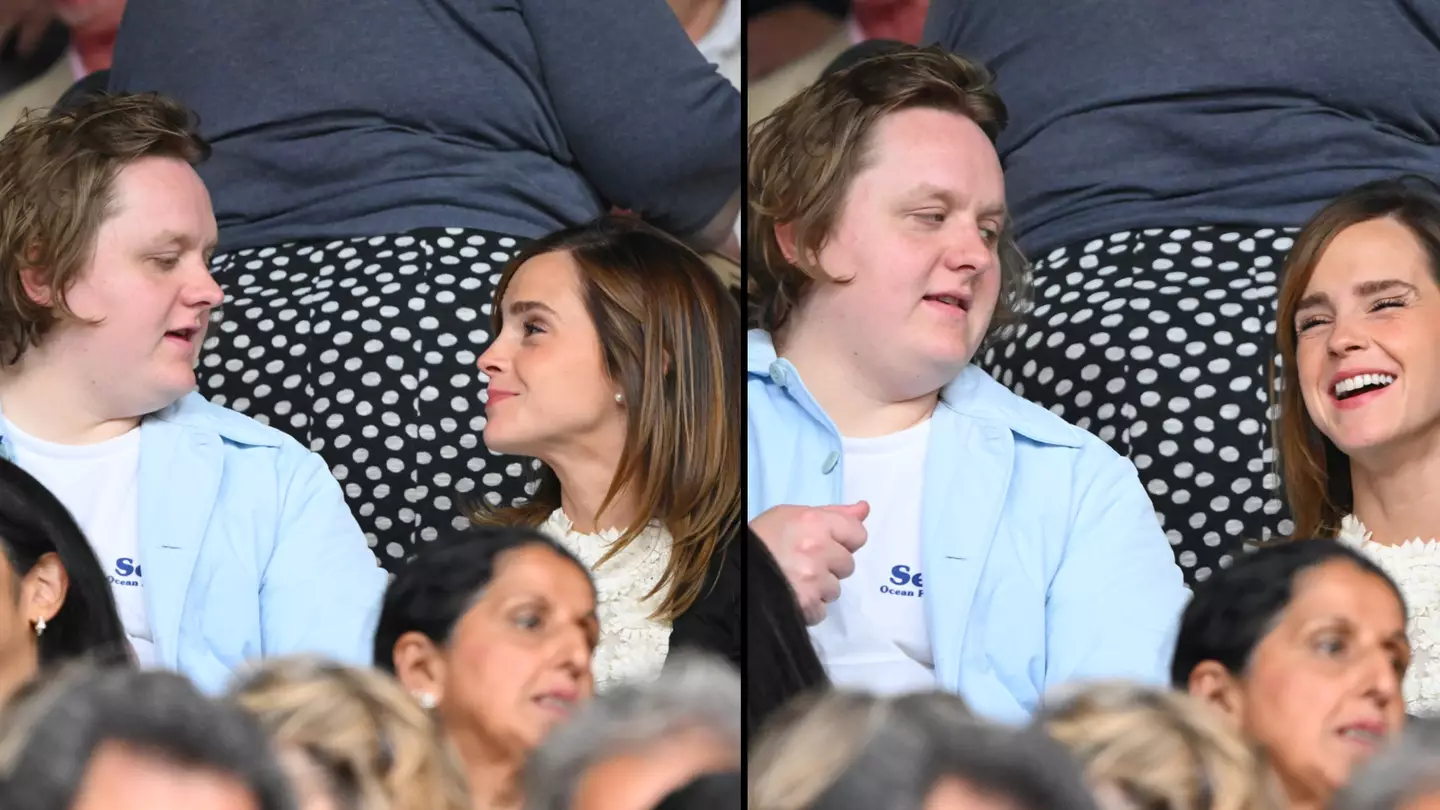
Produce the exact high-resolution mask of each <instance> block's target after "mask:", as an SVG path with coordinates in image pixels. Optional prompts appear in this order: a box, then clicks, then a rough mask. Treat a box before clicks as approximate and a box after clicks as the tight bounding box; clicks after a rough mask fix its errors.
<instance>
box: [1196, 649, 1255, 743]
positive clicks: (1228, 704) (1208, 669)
mask: <svg viewBox="0 0 1440 810" xmlns="http://www.w3.org/2000/svg"><path fill="white" fill-rule="evenodd" d="M1185 691H1186V692H1188V693H1189V694H1190V696H1191V697H1193V698H1195V699H1196V700H1198V701H1200V702H1201V703H1204V704H1206V705H1207V706H1210V707H1211V708H1213V709H1216V710H1217V711H1219V712H1220V713H1221V714H1222V715H1224V716H1225V717H1226V718H1227V719H1229V720H1230V721H1231V723H1232V724H1234V726H1235V727H1237V728H1238V727H1240V725H1241V724H1242V723H1243V721H1244V717H1245V693H1244V690H1242V689H1241V688H1240V682H1239V680H1238V679H1237V678H1236V677H1235V676H1234V675H1232V674H1230V670H1228V669H1226V668H1225V666H1224V665H1223V664H1221V663H1220V662H1219V661H1201V662H1200V663H1199V664H1198V665H1197V666H1196V667H1195V668H1194V669H1192V670H1191V671H1190V679H1189V681H1187V682H1186V688H1185Z"/></svg>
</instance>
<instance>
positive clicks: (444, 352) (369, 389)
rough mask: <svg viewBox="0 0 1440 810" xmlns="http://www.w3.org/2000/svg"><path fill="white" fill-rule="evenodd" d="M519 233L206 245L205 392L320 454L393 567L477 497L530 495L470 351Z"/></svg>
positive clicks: (486, 329)
mask: <svg viewBox="0 0 1440 810" xmlns="http://www.w3.org/2000/svg"><path fill="white" fill-rule="evenodd" d="M517 244H518V240H516V239H514V238H512V237H507V236H503V235H500V234H490V233H484V232H480V231H473V230H461V229H453V228H452V229H439V228H436V229H426V230H420V231H412V232H409V233H406V234H401V235H394V236H378V237H364V238H352V239H343V240H336V241H332V242H309V243H294V244H287V245H281V246H279V247H268V248H263V249H250V250H240V251H237V252H235V253H231V254H224V255H220V256H216V257H215V259H214V262H213V264H212V268H213V270H214V274H215V279H216V281H218V282H219V283H220V286H221V287H222V288H223V289H224V291H225V302H224V305H223V306H222V308H221V310H220V311H218V312H217V313H216V315H215V317H214V318H213V321H214V322H213V324H212V326H211V330H210V335H209V337H208V338H207V339H206V341H205V351H204V354H203V356H202V358H201V361H200V369H199V374H198V377H199V380H200V390H201V392H202V393H204V394H205V395H206V396H207V397H209V398H210V399H211V400H212V401H214V402H216V403H218V404H221V405H225V406H227V407H230V408H233V409H234V410H237V411H240V412H241V413H245V414H248V415H249V416H251V417H253V418H255V419H257V420H259V421H261V422H264V423H266V424H269V425H272V426H274V427H277V428H279V429H281V430H284V431H286V432H287V433H289V434H290V435H292V436H294V437H295V438H296V439H298V440H299V441H300V442H301V443H302V444H305V445H306V446H308V447H309V448H310V449H312V450H314V451H316V452H317V453H319V454H320V455H321V456H323V457H324V458H325V460H326V462H327V463H328V464H329V465H330V468H331V471H332V472H333V473H334V475H335V478H336V479H337V480H339V482H340V484H341V487H342V489H344V491H345V497H346V499H347V500H348V502H349V504H350V507H351V509H352V510H353V511H354V513H355V516H356V519H357V520H359V521H360V525H361V527H362V528H363V529H364V530H365V534H366V537H367V539H368V540H369V541H370V546H371V548H372V549H374V551H375V554H376V556H377V557H379V559H380V561H381V563H382V564H384V565H385V566H386V567H387V568H393V567H394V566H395V564H397V563H399V562H400V561H401V560H403V559H404V558H405V557H407V556H409V555H410V554H412V553H413V552H414V548H413V547H414V545H415V544H416V542H417V540H434V539H435V538H436V537H437V536H438V535H439V533H440V531H441V530H442V529H444V528H446V527H452V526H453V527H456V528H459V527H463V526H465V525H466V524H467V522H468V521H466V519H465V518H464V517H463V514H462V512H463V510H464V507H465V506H466V505H467V504H469V503H473V502H475V500H476V499H479V498H483V499H485V500H486V501H487V502H490V503H500V502H501V501H506V502H512V503H513V502H514V501H515V500H516V499H518V498H523V497H524V494H525V492H524V481H523V470H524V466H525V465H524V462H525V460H524V459H520V458H516V457H514V456H501V455H498V454H495V453H490V452H488V451H487V450H486V449H485V448H484V446H483V442H482V436H481V431H482V430H483V429H484V427H485V409H484V404H483V403H482V402H481V400H480V392H481V390H482V388H483V386H484V377H483V376H482V375H481V374H480V372H479V370H478V369H477V368H476V365H475V363H476V358H478V357H479V355H480V353H481V352H483V351H484V350H485V347H486V346H487V345H489V342H490V339H491V336H490V312H491V297H492V294H493V292H494V289H495V284H496V282H497V281H498V280H499V277H500V271H501V269H503V267H504V264H505V262H506V261H508V260H509V258H510V257H511V256H512V255H513V253H514V252H515V250H516V248H517Z"/></svg>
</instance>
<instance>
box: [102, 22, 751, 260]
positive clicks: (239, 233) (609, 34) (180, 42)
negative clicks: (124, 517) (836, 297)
mask: <svg viewBox="0 0 1440 810" xmlns="http://www.w3.org/2000/svg"><path fill="white" fill-rule="evenodd" d="M110 89H111V90H113V91H123V92H145V91H159V92H163V93H165V94H167V95H171V96H174V97H176V98H178V99H179V100H181V101H183V102H185V103H186V104H188V105H190V106H191V107H193V108H194V109H195V110H196V111H197V112H198V113H199V114H200V118H201V132H202V134H204V135H205V136H206V137H207V138H209V139H211V141H212V142H213V144H214V147H215V149H214V157H213V158H212V159H211V160H210V161H209V162H207V163H206V164H205V165H203V166H202V167H201V169H200V173H201V176H202V177H203V178H204V179H205V182H206V184H207V185H208V186H209V189H210V193H211V196H212V197H213V198H214V201H215V211H216V218H217V219H218V220H219V223H220V234H221V249H222V250H233V249H237V248H242V247H255V246H260V245H271V244H278V243H281V242H286V241H291V240H299V239H324V238H332V237H345V236H364V235H381V234H388V233H395V232H399V231H404V230H410V229H413V228H421V227H441V226H444V227H469V228H479V229H484V230H490V231H498V232H501V233H506V234H511V235H515V236H520V237H535V236H539V235H542V234H544V233H547V232H549V231H552V230H555V229H557V228H560V227H563V226H567V225H573V224H578V223H581V222H584V221H587V220H589V219H592V218H594V217H595V216H597V215H599V214H601V213H603V212H604V211H605V210H606V206H607V205H616V206H619V207H621V208H627V209H630V210H633V211H635V212H636V213H638V214H640V215H641V216H643V217H645V218H646V219H647V220H649V221H650V222H651V223H653V224H655V225H657V226H659V227H661V228H663V229H665V230H667V231H669V232H671V233H673V234H676V235H678V236H682V237H684V236H689V235H692V234H694V233H696V232H697V231H699V230H700V229H702V228H703V227H704V226H705V225H707V224H708V223H709V222H710V221H711V220H713V219H714V218H715V216H716V215H717V214H718V213H719V212H720V211H721V210H722V209H723V208H724V206H725V204H726V203H727V202H728V201H729V199H730V198H731V197H733V196H734V195H735V194H736V193H737V192H738V191H739V188H740V182H741V178H742V168H741V149H742V140H741V138H742V124H741V112H740V97H739V93H737V92H736V91H735V89H734V88H733V87H732V86H731V85H730V84H729V83H728V82H727V81H726V80H725V79H724V78H722V77H721V76H720V74H719V73H717V72H716V70H715V68H714V67H713V66H711V65H710V64H709V63H707V62H706V61H705V58H704V57H703V56H701V55H700V53H699V51H697V50H696V48H695V46H694V44H692V43H691V42H690V40H689V38H688V37H686V35H685V32H684V30H683V29H682V28H681V27H680V24H679V22H678V21H677V20H676V19H675V15H674V14H673V13H672V12H671V11H670V8H669V7H668V6H667V5H666V3H665V0H343V2H342V1H341V0H246V1H245V2H220V0H183V2H176V1H175V0H130V1H129V5H128V7H127V9H126V12H125V20H124V23H123V25H122V27H121V30H120V36H119V41H118V42H117V44H116V49H115V62H114V67H113V70H112V74H111V80H110Z"/></svg>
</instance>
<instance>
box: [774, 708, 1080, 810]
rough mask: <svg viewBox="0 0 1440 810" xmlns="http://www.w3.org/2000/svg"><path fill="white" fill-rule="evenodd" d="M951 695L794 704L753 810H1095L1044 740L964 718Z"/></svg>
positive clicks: (1071, 767) (1058, 752) (1070, 768)
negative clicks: (884, 809)
mask: <svg viewBox="0 0 1440 810" xmlns="http://www.w3.org/2000/svg"><path fill="white" fill-rule="evenodd" d="M962 708H963V704H961V703H960V702H959V700H958V699H957V698H955V697H954V696H952V695H948V694H945V693H928V694H915V695H908V696H905V697H901V698H898V699H896V698H883V697H874V696H869V695H860V694H852V693H845V692H833V693H830V694H828V695H826V696H824V697H821V698H819V699H818V700H816V701H814V702H813V704H812V705H811V706H809V707H800V706H797V707H794V709H793V710H792V711H791V712H789V713H788V714H789V716H790V720H789V722H788V723H786V724H784V725H781V726H777V727H776V728H775V729H774V730H773V731H772V732H771V733H769V734H767V735H766V738H765V740H764V741H763V742H762V743H761V745H760V746H759V747H758V748H757V749H756V750H755V752H754V754H753V755H752V757H751V759H750V767H751V770H750V777H751V783H750V802H749V805H748V806H749V807H750V808H751V810H811V809H812V808H813V810H851V809H852V808H853V810H861V809H862V808H865V809H866V810H868V809H869V808H878V807H884V808H887V810H892V809H893V810H921V808H925V810H934V808H946V809H947V810H949V809H950V808H956V809H957V810H958V809H959V808H964V809H965V810H992V808H993V809H994V810H1001V808H1010V809H1011V810H1093V808H1094V807H1095V805H1094V803H1093V801H1092V800H1091V798H1090V795H1089V792H1088V791H1087V790H1086V788H1085V782H1084V779H1083V778H1082V777H1081V774H1080V770H1079V768H1077V767H1076V765H1075V763H1074V762H1073V761H1072V760H1071V759H1070V758H1069V756H1068V755H1067V754H1066V752H1065V750H1064V749H1063V748H1061V747H1060V746H1059V745H1057V744H1055V743H1054V742H1053V741H1051V740H1049V739H1047V738H1046V737H1045V736H1044V735H1042V734H1037V733H1035V732H1033V731H1030V730H1016V729H1011V728H1005V727H1001V726H993V725H989V724H986V723H983V722H980V721H978V720H974V719H971V718H968V717H966V713H965V712H964V711H962Z"/></svg>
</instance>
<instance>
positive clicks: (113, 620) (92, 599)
mask: <svg viewBox="0 0 1440 810" xmlns="http://www.w3.org/2000/svg"><path fill="white" fill-rule="evenodd" d="M0 552H4V554H3V556H0V616H3V617H4V618H3V619H0V627H3V629H0V703H3V702H4V700H5V698H6V697H7V696H9V695H10V694H11V693H13V692H14V691H15V690H16V689H18V688H19V687H20V685H21V684H23V683H25V682H26V681H28V680H30V679H31V678H32V677H34V675H35V673H36V672H37V671H39V670H42V669H50V668H54V667H57V666H60V665H62V664H64V663H65V662H67V661H70V660H73V659H89V660H91V661H99V662H109V663H116V662H126V663H128V662H129V661H130V647H129V645H128V644H127V643H126V640H125V628H124V627H123V626H122V625H121V624H120V616H119V615H118V614H117V613H116V612H115V600H114V599H113V598H112V597H111V595H110V583H109V582H108V581H106V579H105V572H103V571H101V570H100V563H99V562H98V561H97V560H96V559H95V552H93V551H91V550H90V546H89V544H87V543H86V542H85V536H84V535H83V534H81V532H80V527H78V526H76V525H75V520H74V519H73V518H71V517H70V513H69V512H67V511H65V507H64V506H62V505H61V504H60V502H59V501H58V500H56V499H55V496H54V495H52V494H50V491H49V490H47V489H45V487H43V486H41V485H40V482H39V481H36V480H35V479H34V478H32V477H31V476H30V475H29V474H28V473H26V472H25V471H24V470H22V469H20V468H19V467H17V466H15V465H14V464H12V463H10V462H8V461H5V460H4V459H0Z"/></svg>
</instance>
